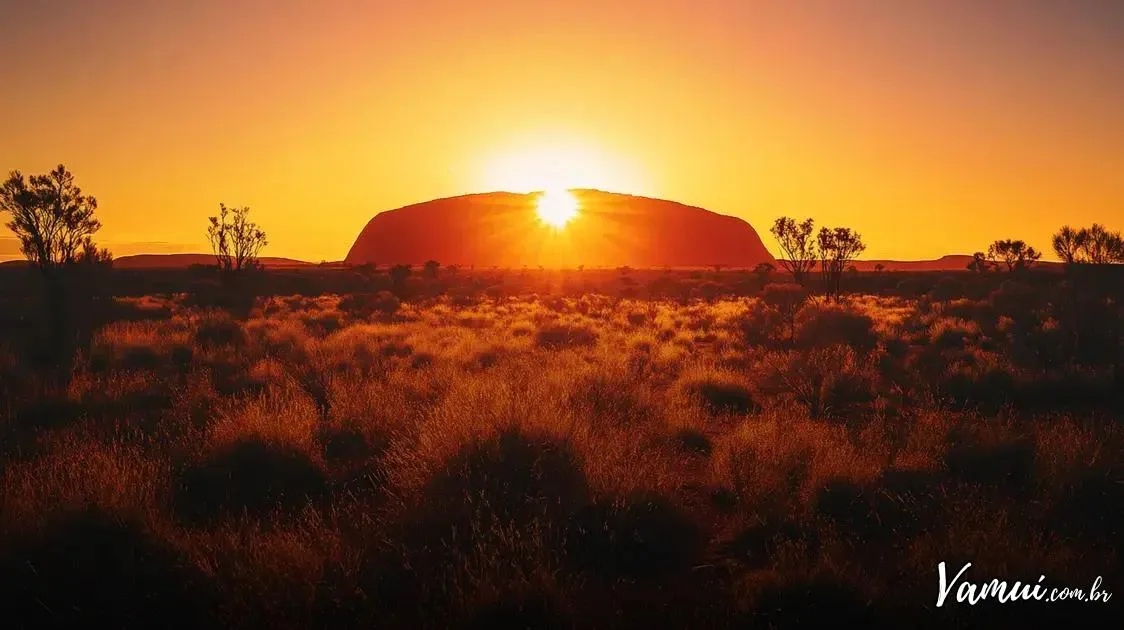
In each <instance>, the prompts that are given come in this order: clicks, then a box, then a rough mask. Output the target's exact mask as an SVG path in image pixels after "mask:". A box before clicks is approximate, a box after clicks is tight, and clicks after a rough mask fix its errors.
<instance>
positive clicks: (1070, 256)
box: [1053, 225, 1088, 265]
mask: <svg viewBox="0 0 1124 630" xmlns="http://www.w3.org/2000/svg"><path fill="white" fill-rule="evenodd" d="M1087 236H1088V233H1087V232H1086V231H1085V230H1084V229H1082V230H1075V229H1073V228H1071V227H1070V226H1068V225H1064V226H1062V229H1060V230H1058V233H1057V234H1055V235H1054V238H1053V245H1054V253H1055V254H1057V255H1058V258H1060V259H1061V260H1062V262H1064V263H1066V264H1067V265H1072V264H1073V263H1077V262H1083V261H1082V258H1083V253H1082V250H1083V249H1084V240H1085V239H1086V237H1087Z"/></svg>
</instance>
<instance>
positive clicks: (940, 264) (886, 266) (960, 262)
mask: <svg viewBox="0 0 1124 630" xmlns="http://www.w3.org/2000/svg"><path fill="white" fill-rule="evenodd" d="M971 262H972V257H971V256H969V255H967V254H948V255H946V256H941V257H940V258H937V259H936V260H856V261H855V262H854V265H855V268H856V269H858V270H859V271H874V270H875V267H876V266H877V265H882V267H883V271H964V270H966V269H967V268H968V264H969V263H971ZM1060 265H1061V263H1056V262H1038V263H1035V265H1034V266H1035V267H1040V268H1041V267H1044V268H1052V267H1057V266H1060Z"/></svg>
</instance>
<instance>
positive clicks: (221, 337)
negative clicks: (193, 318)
mask: <svg viewBox="0 0 1124 630" xmlns="http://www.w3.org/2000/svg"><path fill="white" fill-rule="evenodd" d="M247 340H248V338H247V336H246V330H245V329H244V328H243V327H242V325H241V324H239V323H238V322H237V321H235V320H234V318H232V317H231V316H230V315H228V314H226V313H223V312H210V313H208V314H206V315H205V316H203V317H201V318H200V319H199V322H198V324H197V325H196V328H195V343H196V344H198V345H199V346H200V347H202V348H221V347H236V348H237V347H241V346H244V345H246V342H247Z"/></svg>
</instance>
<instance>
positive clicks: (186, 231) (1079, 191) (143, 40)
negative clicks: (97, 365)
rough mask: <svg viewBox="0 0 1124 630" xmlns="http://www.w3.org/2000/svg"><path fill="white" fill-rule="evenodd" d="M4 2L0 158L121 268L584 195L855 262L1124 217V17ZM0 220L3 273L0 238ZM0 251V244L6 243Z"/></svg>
mask: <svg viewBox="0 0 1124 630" xmlns="http://www.w3.org/2000/svg"><path fill="white" fill-rule="evenodd" d="M466 5H469V3H462V2H458V1H455V0H414V1H407V0H383V1H378V2H369V3H357V2H329V1H323V2H311V1H309V2H298V1H284V2H266V1H264V0H247V1H245V2H239V3H228V2H220V1H218V0H199V1H197V2H192V3H183V2H173V1H171V0H151V1H147V2H134V1H127V0H104V1H102V2H98V3H92V2H80V1H78V0H42V1H36V2H31V1H21V0H0V54H2V55H3V58H4V59H6V60H8V63H6V64H5V65H4V68H3V70H0V85H3V89H4V93H5V95H8V96H9V98H4V99H0V116H2V119H3V120H4V138H5V139H4V142H3V143H0V169H2V170H3V171H4V172H6V171H8V170H15V169H18V170H21V171H23V172H24V173H40V172H45V171H47V170H48V169H50V168H51V167H53V166H54V165H55V164H57V163H59V162H62V163H64V164H66V166H67V167H68V168H69V169H70V170H71V171H73V172H74V173H75V175H76V176H77V179H78V183H79V185H81V186H82V188H83V190H84V191H85V192H87V193H89V194H93V195H95V196H96V197H97V199H98V202H99V209H98V216H99V217H100V218H101V221H102V223H103V224H104V226H105V227H104V228H103V229H102V231H101V232H99V234H98V240H99V242H104V243H106V244H108V245H110V247H113V248H115V250H116V251H117V253H120V254H127V253H136V252H141V251H155V252H159V251H206V249H207V246H206V237H205V228H206V217H207V216H208V215H210V214H214V213H215V211H216V210H217V208H218V203H219V202H220V201H221V202H225V203H227V204H232V205H249V206H250V207H251V208H252V209H253V213H254V215H255V216H254V218H255V220H257V221H258V222H259V223H260V224H261V225H262V226H263V227H264V228H265V229H266V230H267V232H268V233H269V237H270V239H269V240H270V246H269V248H268V249H267V250H266V251H265V252H264V254H265V255H268V256H284V257H290V258H297V259H302V260H312V261H316V260H321V259H324V260H339V259H341V258H342V257H343V255H344V253H346V251H347V248H348V247H350V246H351V244H352V242H353V241H354V240H355V237H356V236H357V234H358V233H359V231H360V230H361V229H362V228H363V226H364V225H365V224H366V223H367V221H368V220H370V218H371V217H372V215H373V214H374V213H376V212H378V211H381V210H388V209H392V208H398V207H401V206H406V205H409V204H413V203H418V202H423V201H426V200H429V199H435V198H441V197H450V196H457V195H461V194H467V193H473V192H485V191H490V190H501V189H507V190H513V191H517V192H528V191H531V190H540V189H557V188H599V189H603V190H611V191H617V192H624V193H631V194H636V195H644V196H649V197H656V198H663V199H670V200H674V201H679V202H683V203H686V204H689V205H692V206H699V207H703V208H706V209H709V210H712V211H715V212H719V213H722V214H729V215H733V216H738V217H741V218H743V219H745V220H747V221H748V222H749V223H750V224H751V225H753V226H754V227H755V228H756V229H757V231H758V233H759V234H760V235H761V237H762V239H763V240H764V241H765V244H766V245H767V246H768V247H769V248H770V249H771V250H772V251H773V252H774V253H777V248H776V244H775V243H774V242H773V241H772V239H771V237H770V236H769V234H768V227H769V225H770V224H771V222H772V220H773V219H774V218H775V217H776V216H778V215H782V214H785V215H790V216H797V217H804V216H812V217H814V218H816V220H817V223H819V224H821V225H847V226H850V227H853V228H854V229H856V230H857V231H859V232H860V233H862V234H863V236H864V240H865V241H866V242H867V244H868V248H867V250H866V252H865V254H864V258H871V259H875V258H888V259H931V258H937V257H939V256H941V255H943V254H947V253H970V252H972V251H975V250H979V249H983V248H986V245H987V244H988V243H989V242H991V241H992V240H994V239H997V238H1008V237H1010V238H1022V239H1025V240H1027V241H1028V242H1030V243H1031V244H1032V245H1034V246H1035V247H1037V248H1039V249H1040V250H1045V251H1048V250H1049V236H1050V234H1052V233H1053V232H1054V231H1055V230H1056V229H1057V228H1058V227H1059V226H1060V225H1062V224H1063V223H1069V224H1074V225H1087V224H1089V223H1093V222H1100V223H1106V224H1109V225H1110V226H1113V227H1116V228H1119V227H1121V224H1122V223H1124V122H1122V121H1121V118H1120V112H1121V111H1124V81H1120V77H1122V76H1124V4H1121V3H1118V2H1113V1H1111V0H1082V1H1075V2H1065V3H1062V2H1049V1H1047V0H1026V1H1024V2H988V3H982V2H975V1H970V0H951V1H948V2H940V3H937V2H920V1H913V0H856V1H855V2H847V3H842V2H831V1H827V0H824V1H811V0H808V1H797V2H784V3H779V2H765V1H752V0H747V1H745V2H731V1H719V0H693V1H692V0H682V1H678V0H677V1H670V0H669V1H658V0H657V1H641V0H629V1H617V2H609V1H604V0H602V1H593V0H570V1H568V2H558V3H528V2H522V1H519V0H495V1H481V2H475V3H471V4H470V5H469V6H466ZM10 236H11V235H10V234H8V233H7V232H6V231H3V229H2V228H0V259H4V258H10V257H11V256H12V254H13V253H14V251H15V248H14V243H12V239H11V238H9V237H10ZM9 249H11V250H12V251H8V250H9Z"/></svg>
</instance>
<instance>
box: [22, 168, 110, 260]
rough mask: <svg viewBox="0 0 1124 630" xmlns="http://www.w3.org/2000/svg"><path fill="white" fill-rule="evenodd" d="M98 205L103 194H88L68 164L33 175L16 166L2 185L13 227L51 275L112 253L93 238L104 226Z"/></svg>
mask: <svg viewBox="0 0 1124 630" xmlns="http://www.w3.org/2000/svg"><path fill="white" fill-rule="evenodd" d="M97 207H98V202H97V200H96V199H94V198H93V197H92V196H88V195H83V194H82V189H81V188H79V187H78V186H76V185H75V184H74V175H73V174H72V173H71V172H70V171H68V170H66V167H65V166H63V165H62V164H59V165H58V167H57V168H55V170H53V171H51V172H50V173H47V174H46V175H32V176H31V177H30V179H25V178H24V176H23V174H22V173H20V172H19V171H12V173H11V174H10V175H9V176H8V180H7V181H6V182H4V185H3V187H0V212H7V213H9V214H11V220H10V221H9V222H8V223H7V227H8V229H10V230H11V231H12V232H14V233H15V235H16V237H17V238H19V241H20V251H22V252H23V254H24V256H26V257H27V259H28V260H29V261H31V262H32V263H33V264H34V265H36V266H37V267H38V268H39V270H40V271H42V272H43V273H44V274H46V275H50V274H51V273H52V272H53V271H54V270H55V269H56V268H57V267H60V266H64V265H70V264H73V263H76V262H79V261H81V260H88V261H89V260H100V261H104V260H105V259H107V258H108V257H109V253H108V252H107V251H105V250H98V249H97V247H96V246H95V245H94V242H93V235H94V234H95V233H96V232H97V231H98V230H99V229H101V222H100V221H98V220H97V219H96V218H94V211H95V210H96V209H97Z"/></svg>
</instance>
